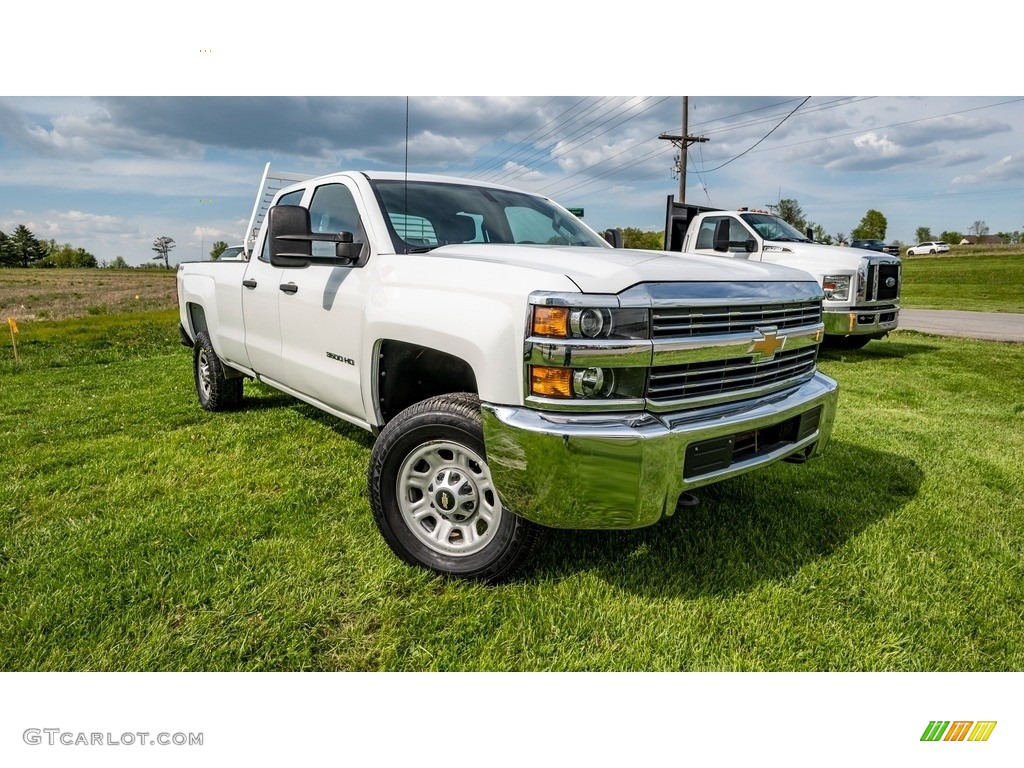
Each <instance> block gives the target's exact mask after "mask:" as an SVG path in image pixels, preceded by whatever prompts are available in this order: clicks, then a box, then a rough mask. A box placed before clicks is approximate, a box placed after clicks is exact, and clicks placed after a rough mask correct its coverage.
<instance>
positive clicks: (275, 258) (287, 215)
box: [267, 205, 365, 269]
mask: <svg viewBox="0 0 1024 768" xmlns="http://www.w3.org/2000/svg"><path fill="white" fill-rule="evenodd" d="M267 227H268V231H267V237H269V238H270V263H271V264H273V265H274V266H275V267H285V268H292V269H295V268H302V267H308V266H309V265H310V264H326V265H329V266H337V267H341V266H345V267H348V266H354V267H361V266H363V264H364V263H365V260H362V259H361V256H362V255H363V252H364V249H365V243H356V242H353V240H354V237H353V235H352V233H351V232H338V233H337V234H321V233H318V232H311V231H310V226H309V210H308V209H306V208H303V207H302V206H301V205H275V206H274V207H273V208H271V209H270V211H269V212H268V214H267ZM313 243H334V255H333V256H314V255H313Z"/></svg>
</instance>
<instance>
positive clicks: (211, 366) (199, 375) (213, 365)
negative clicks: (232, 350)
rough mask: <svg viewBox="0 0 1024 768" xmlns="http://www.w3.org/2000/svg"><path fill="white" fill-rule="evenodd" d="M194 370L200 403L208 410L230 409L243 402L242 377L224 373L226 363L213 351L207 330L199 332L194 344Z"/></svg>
mask: <svg viewBox="0 0 1024 768" xmlns="http://www.w3.org/2000/svg"><path fill="white" fill-rule="evenodd" d="M192 372H193V374H194V378H195V382H196V394H197V395H198V396H199V404H200V405H201V406H203V408H205V409H206V410H208V411H229V410H231V409H233V408H237V407H238V406H239V404H240V403H241V402H242V379H241V378H231V379H229V378H227V377H226V376H225V375H224V363H222V362H221V361H220V358H219V357H217V353H216V352H214V351H213V343H212V342H211V341H210V335H209V334H208V333H207V332H206V331H200V332H199V333H197V334H196V340H195V344H193V345H192Z"/></svg>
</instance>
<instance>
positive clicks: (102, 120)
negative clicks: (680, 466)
mask: <svg viewBox="0 0 1024 768" xmlns="http://www.w3.org/2000/svg"><path fill="white" fill-rule="evenodd" d="M794 4H795V6H796V8H795V9H793V10H792V11H791V12H790V13H788V14H787V13H782V12H781V11H782V10H783V9H784V7H785V4H784V3H783V4H779V5H776V6H773V9H775V12H773V13H772V14H765V13H764V7H763V5H762V4H760V3H755V2H749V3H748V2H747V0H734V1H733V2H732V3H730V5H729V17H728V22H729V23H728V24H727V25H726V24H725V23H724V21H725V20H724V17H722V16H721V14H720V13H719V12H712V11H707V12H706V14H708V15H709V18H704V19H701V18H696V19H695V17H694V16H693V15H692V14H691V15H690V16H688V17H686V18H683V17H682V16H680V17H679V18H675V17H674V16H673V15H672V14H666V13H665V11H666V6H664V5H663V4H655V3H651V2H648V0H633V2H631V4H630V11H631V12H630V14H628V15H623V14H621V13H620V14H617V15H615V16H614V17H609V16H602V15H601V14H593V13H590V14H584V13H581V12H580V7H579V6H577V5H573V4H563V5H559V4H551V3H550V2H548V1H547V0H543V1H542V0H519V2H518V3H517V5H516V6H515V7H516V13H515V14H510V13H505V14H501V18H500V19H498V18H490V20H488V18H486V17H487V14H483V15H481V14H482V11H481V8H482V6H479V4H476V3H471V2H468V0H466V1H465V2H463V0H438V2H435V3H433V4H431V5H430V6H425V5H416V6H409V7H408V8H407V9H406V10H404V11H403V12H402V13H401V14H399V15H398V16H397V17H396V16H395V14H394V13H393V12H392V10H393V9H392V10H388V8H384V7H383V6H381V7H378V6H370V5H366V4H361V5H360V4H357V5H351V4H349V5H344V6H342V5H332V6H329V7H327V6H318V8H319V9H320V10H318V12H317V14H316V15H315V18H314V19H313V20H314V21H315V24H311V23H310V18H311V17H309V16H308V14H298V13H292V14H289V13H285V12H284V11H282V10H280V9H279V11H280V12H278V13H276V15H275V16H274V17H273V18H274V25H273V29H270V28H269V27H268V26H267V24H266V19H267V18H269V17H267V16H265V15H264V14H263V12H258V9H256V10H253V9H250V11H252V12H249V13H241V12H239V9H240V8H242V6H240V5H238V4H232V3H223V4H210V3H208V2H204V3H199V2H196V0H181V3H179V4H177V5H176V6H175V11H174V12H173V13H171V12H167V13H164V14H163V15H161V16H160V18H159V22H160V27H159V34H155V33H154V27H153V23H152V22H153V18H150V17H146V19H142V18H141V17H140V18H139V19H134V17H130V16H126V15H125V14H124V6H123V4H121V3H115V2H111V0H97V3H95V4H92V5H90V6H88V7H87V8H85V7H82V6H80V5H75V4H70V3H62V2H58V3H57V5H59V6H61V7H62V8H63V10H62V11H61V12H60V13H54V12H53V9H52V7H51V5H50V4H46V5H38V6H32V5H28V6H18V7H17V8H16V10H14V11H13V13H14V15H15V18H13V19H11V23H12V25H20V27H24V28H30V27H31V28H39V27H42V26H45V28H46V32H47V34H46V48H45V50H46V51H47V55H46V56H41V55H40V50H41V49H40V47H39V46H40V42H39V39H38V38H37V37H36V36H34V35H9V36H7V37H5V42H4V45H3V46H0V71H3V72H5V73H6V75H7V77H6V79H5V81H4V82H3V83H2V84H0V230H3V231H5V232H10V231H11V230H12V229H13V228H14V227H15V226H17V225H18V224H25V225H26V226H28V227H29V228H30V229H32V231H33V232H35V233H36V235H37V236H38V237H40V238H44V239H51V238H52V239H54V240H57V241H58V242H70V243H72V244H73V245H75V246H81V247H84V248H86V249H87V250H89V251H91V252H92V253H94V254H96V256H97V257H98V258H100V259H103V260H110V259H113V258H114V257H116V256H123V257H124V258H125V259H126V260H127V261H128V262H129V263H132V264H141V263H143V262H147V261H151V259H152V256H153V252H152V251H151V250H150V249H151V246H152V242H153V240H154V239H155V238H156V237H159V236H169V237H172V238H174V240H175V241H176V243H177V248H176V249H175V251H173V252H172V260H194V259H199V258H203V257H205V256H206V254H207V253H208V251H209V248H210V244H211V243H212V242H213V241H215V240H218V239H220V240H225V241H227V242H229V243H235V242H238V241H240V240H241V238H242V235H243V230H244V228H245V222H246V221H247V219H248V216H249V213H250V211H251V208H252V203H253V199H254V196H255V194H256V191H257V190H256V187H257V184H258V181H259V178H260V174H261V172H262V169H263V166H264V164H265V163H267V162H271V163H272V164H273V166H274V167H276V168H279V169H282V170H289V171H296V172H304V173H311V174H316V173H326V172H329V171H333V170H337V169H363V168H365V169H391V170H400V169H402V168H404V167H405V162H406V156H408V167H409V170H410V171H423V172H436V173H444V174H450V175H460V176H468V177H470V178H475V179H482V180H490V181H495V182H500V183H503V184H507V185H511V186H516V187H521V188H524V189H528V190H533V191H537V192H541V193H543V194H546V195H549V196H551V197H553V198H555V199H556V200H558V201H559V202H561V203H562V204H564V205H566V206H569V207H581V208H584V210H585V216H584V218H585V220H586V221H587V222H588V223H589V224H590V225H591V226H593V227H594V228H595V229H597V230H602V229H604V228H607V227H613V226H618V227H627V226H629V227H639V228H641V229H645V230H658V231H660V230H661V229H662V227H663V221H664V207H665V199H666V196H667V195H669V194H673V193H676V192H677V190H678V181H677V180H676V178H675V176H674V175H673V170H672V169H673V165H674V154H675V151H676V150H675V149H674V148H673V147H672V146H671V144H670V143H669V142H666V141H662V140H659V139H658V138H657V137H658V135H659V134H661V133H678V132H680V130H681V123H682V117H681V102H682V99H681V96H679V95H676V94H679V93H682V92H689V93H691V94H693V93H697V94H705V95H697V96H691V97H690V102H689V104H690V110H689V120H690V124H689V129H690V133H691V134H697V135H701V136H704V137H707V139H708V141H707V142H706V143H702V144H699V145H695V146H694V147H693V148H692V149H691V152H690V157H689V164H688V168H689V170H688V174H687V201H688V202H693V203H699V204H704V205H710V206H714V207H721V208H728V207H736V206H741V205H750V206H764V205H766V204H770V203H774V202H776V201H777V200H778V199H779V198H780V197H782V198H795V199H796V200H797V201H798V202H799V203H800V205H801V206H802V208H803V210H804V213H805V214H806V216H807V217H808V218H809V219H810V220H811V221H813V222H815V223H818V224H821V225H822V226H823V227H824V228H825V230H826V231H827V232H828V233H830V234H832V235H835V234H837V233H840V232H842V233H849V232H850V230H851V229H852V228H853V227H854V226H856V225H857V224H858V223H859V221H860V219H861V218H862V217H863V215H864V214H865V212H866V211H867V210H868V209H870V208H875V209H878V210H880V211H881V212H882V213H883V214H884V215H885V216H886V218H887V220H888V223H889V227H888V232H887V238H888V239H889V240H901V241H903V242H910V241H911V240H913V239H914V236H915V230H916V228H917V227H920V226H928V227H931V228H932V230H933V232H934V233H935V234H936V235H937V234H938V233H939V232H941V231H943V230H955V231H966V230H967V229H968V228H969V227H970V226H971V224H972V223H973V222H974V221H977V220H983V221H985V222H986V223H987V224H988V226H989V228H990V230H991V231H992V232H998V231H1012V230H1019V229H1024V206H1022V205H1020V203H1019V201H1020V200H1021V199H1024V195H1022V192H1024V136H1022V131H1024V99H1022V98H1021V97H1018V96H1014V95H1013V92H1014V90H1016V85H1015V84H1014V80H1015V78H1014V75H1013V73H1014V72H1016V71H1017V69H1018V65H1017V62H1016V61H1015V60H1014V55H1013V47H1012V46H998V45H972V46H970V47H969V50H968V49H965V48H964V47H963V46H956V45H953V44H952V41H953V38H950V37H949V29H950V27H949V25H950V23H952V21H951V20H950V19H947V18H943V17H942V15H941V14H940V13H938V12H936V13H930V14H928V15H924V16H923V15H922V14H920V13H917V12H915V11H913V10H912V9H910V10H907V11H906V12H904V11H901V10H899V9H897V8H894V7H892V6H891V4H886V3H882V2H880V0H864V4H862V5H861V6H859V7H860V9H861V10H862V11H863V13H861V14H859V15H857V16H855V17H849V18H844V20H843V23H842V25H841V29H840V28H837V27H835V25H834V24H831V23H826V20H824V19H823V18H822V17H820V16H819V15H818V14H817V13H816V12H815V9H816V8H818V6H817V5H815V4H813V3H802V2H799V0H794ZM988 5H991V6H992V9H996V7H997V6H996V5H995V4H994V0H992V2H990V0H977V5H976V6H973V7H974V8H975V9H976V10H977V11H978V12H979V13H981V12H983V11H985V9H986V8H987V6H988ZM234 6H237V7H234ZM389 7H390V6H389ZM245 8H249V6H245ZM105 13H106V14H107V16H109V18H111V19H114V18H116V19H118V24H117V25H113V24H99V25H98V24H96V23H95V20H96V19H97V18H107V16H104V14H105ZM655 18H657V19H660V20H661V21H659V22H658V23H654V22H652V21H651V20H652V19H655ZM883 18H884V22H885V23H884V29H885V32H886V34H885V35H884V36H879V34H878V30H879V24H880V21H879V20H880V19H883ZM716 20H717V21H718V22H721V23H711V22H715V21H716ZM396 21H398V22H400V23H396ZM695 22H698V23H695ZM495 24H497V26H495ZM133 25H134V26H135V27H136V31H137V32H140V33H141V32H146V33H147V34H145V35H143V34H135V35H133V34H130V32H131V30H132V26H133ZM901 26H902V28H903V29H902V30H901ZM12 28H13V26H12ZM84 30H88V32H87V33H85V32H84ZM701 30H705V31H701ZM707 30H710V31H707ZM385 32H386V34H384V33H385ZM484 32H486V34H484ZM271 35H272V37H271ZM908 39H914V40H917V39H920V40H923V41H927V40H933V41H934V43H935V44H934V46H931V47H929V46H930V45H931V44H929V46H926V47H925V48H923V49H922V48H920V47H918V46H915V45H908V44H906V43H905V42H904V41H906V40H908ZM268 40H270V41H272V43H273V44H269V45H268V44H267V41H268ZM883 43H884V45H883ZM922 44H923V43H922ZM54 52H59V53H54ZM255 54H259V55H255ZM275 57H283V60H284V61H287V62H288V64H287V66H276V65H274V62H275ZM785 91H790V92H797V93H800V92H802V93H803V94H807V93H811V94H828V93H834V92H839V93H840V95H812V96H810V97H808V96H806V95H795V96H785V95H781V96H776V95H771V94H772V93H773V92H785ZM637 92H639V93H648V94H650V93H653V94H661V95H653V96H650V95H640V96H629V95H618V96H612V95H605V94H630V93H637ZM843 92H846V93H853V94H859V95H852V96H851V95H846V96H844V95H841V94H842V93H843ZM978 92H982V93H988V94H993V95H987V96H957V95H934V94H949V93H952V94H956V93H964V94H967V93H978ZM97 93H98V94H110V95H105V96H94V95H91V94H97ZM337 93H341V94H346V95H343V96H333V95H328V94H337ZM438 93H440V94H446V95H443V96H434V95H431V94H438ZM459 93H470V94H488V93H491V94H495V93H497V94H503V95H499V96H483V95H476V96H472V97H466V96H458V95H457V94H459ZM878 93H883V94H887V95H882V96H878V95H874V96H873V95H872V94H878ZM1002 93H1009V94H1010V95H1000V94H1002ZM230 94H241V95H237V96H233V95H230ZM265 94H321V95H317V96H301V95H295V96H290V95H273V96H268V95H265ZM384 94H386V95H384ZM407 94H412V95H411V96H409V97H408V144H406V124H407V121H406V117H407V115H406V105H407V100H406V99H407V96H406V95H407ZM508 94H541V95H536V96H530V95H508ZM571 94H589V95H571ZM666 94H668V95H666ZM716 94H740V95H716ZM749 94H755V95H749ZM914 94H931V95H926V96H920V95H914Z"/></svg>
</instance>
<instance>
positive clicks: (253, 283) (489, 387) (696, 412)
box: [177, 172, 837, 581]
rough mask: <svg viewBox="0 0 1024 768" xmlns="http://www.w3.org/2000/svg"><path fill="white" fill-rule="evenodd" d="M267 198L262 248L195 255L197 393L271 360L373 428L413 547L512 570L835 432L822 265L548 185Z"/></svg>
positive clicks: (418, 180) (190, 331)
mask: <svg viewBox="0 0 1024 768" xmlns="http://www.w3.org/2000/svg"><path fill="white" fill-rule="evenodd" d="M261 195H262V196H264V197H263V203H262V204H261V202H260V200H261V198H259V197H258V198H257V208H258V209H259V208H260V206H261V205H262V206H263V210H266V214H267V215H266V217H265V219H266V220H265V221H261V219H262V216H255V215H254V221H255V222H256V224H255V225H254V227H253V229H254V233H253V235H252V237H251V238H250V239H249V240H248V243H249V246H250V250H249V258H248V260H246V261H228V262H220V263H218V262H198V263H187V264H182V265H180V266H179V268H178V274H177V283H178V285H177V288H178V299H179V307H180V320H181V328H180V330H181V336H182V342H183V343H184V344H185V345H187V346H189V347H192V349H193V355H192V359H193V370H194V376H195V385H196V391H197V393H198V397H199V402H200V403H201V404H202V406H203V407H204V408H206V409H208V410H221V409H228V408H233V407H236V406H238V405H239V403H240V400H241V397H242V383H243V380H244V379H246V378H249V379H256V380H258V381H261V382H264V383H266V384H268V385H270V386H271V387H274V388H276V389H279V390H281V391H283V392H286V393H289V394H290V395H293V396H294V397H296V398H299V399H300V400H303V401H305V402H307V403H310V404H312V405H314V406H316V407H317V408H320V409H322V410H323V411H326V412H328V413H330V414H333V415H334V416H336V417H338V418H340V419H344V420H345V421H348V422H351V423H353V424H356V425H358V426H360V427H363V428H365V429H367V430H371V431H372V432H373V433H375V434H376V442H375V445H374V447H373V450H372V454H371V458H370V466H369V471H368V502H369V507H370V509H371V511H372V513H373V516H374V518H375V520H376V522H377V525H378V527H379V528H380V531H381V533H382V535H383V537H384V539H385V540H386V542H387V543H388V545H389V546H390V547H391V548H392V549H393V551H394V552H395V553H396V554H397V555H398V556H399V557H401V558H403V559H404V560H405V561H406V562H409V563H412V564H415V565H419V566H425V567H427V568H430V569H433V570H435V571H438V572H440V573H444V574H448V575H452V576H458V577H463V578H473V579H479V580H484V581H497V580H500V579H503V578H505V577H507V576H509V575H510V574H511V573H513V572H514V570H515V569H516V568H517V567H518V566H520V565H521V564H522V562H523V561H524V560H525V559H526V558H527V557H528V555H529V554H530V552H531V550H532V549H533V547H534V545H535V543H536V542H537V540H538V535H539V533H540V532H541V531H542V530H543V528H545V527H556V528H569V529H588V528H604V529H626V528H637V527H640V526H646V525H650V524H653V523H655V522H656V521H658V520H660V519H661V518H663V517H666V516H668V515H671V514H673V512H674V511H675V510H676V507H677V502H678V501H679V499H680V497H681V496H682V495H683V494H684V493H687V492H689V491H690V490H692V489H694V488H697V487H700V486H703V485H706V484H708V483H713V482H716V481H719V480H722V479H725V478H729V477H733V476H736V475H739V474H741V473H745V472H748V471H750V470H754V469H756V468H759V467H764V466H765V465H768V464H771V463H773V462H775V461H778V460H783V459H785V460H789V461H794V462H802V461H804V460H806V459H807V458H810V457H811V456H814V455H815V454H816V453H818V452H819V451H821V450H822V448H823V447H824V446H825V444H826V443H827V442H828V439H829V435H830V433H831V431H832V423H833V417H834V413H835V408H836V401H837V387H836V383H835V382H834V381H833V380H832V379H830V378H828V377H827V376H825V375H823V374H822V373H820V372H818V370H817V368H816V358H817V352H818V345H819V342H820V341H821V339H822V335H823V331H824V325H823V321H822V314H821V307H822V291H821V287H820V286H819V285H818V284H817V282H815V281H814V280H813V279H812V278H811V277H810V276H809V275H808V274H806V273H805V272H801V271H797V270H794V269H790V268H786V267H780V266H774V265H769V264H759V263H753V262H749V263H748V262H744V261H731V260H730V261H727V260H724V259H720V258H712V257H707V256H692V255H683V254H670V253H663V252H661V251H631V250H620V249H615V248H612V247H611V246H610V245H609V244H608V243H607V242H605V240H604V239H602V237H601V236H599V235H597V234H596V233H595V232H593V231H592V230H590V229H588V228H587V227H586V226H585V225H584V224H583V223H582V222H581V221H580V220H578V219H577V218H576V217H574V216H573V215H572V214H570V213H569V212H568V211H567V210H566V209H564V208H562V207H560V206H558V205H557V204H555V203H554V202H552V201H551V200H548V199H547V198H544V197H540V196H537V195H533V194H527V193H524V192H520V191H516V190H513V189H509V188H506V187H499V186H494V185H486V184H481V183H478V182H474V181H468V180H459V179H453V178H448V177H441V176H426V175H414V174H408V175H404V174H401V173H380V172H368V173H363V172H344V173H335V174H331V175H328V176H322V177H318V178H314V179H307V180H304V181H298V182H296V183H293V184H291V185H290V186H284V187H282V188H280V189H279V190H277V191H276V192H274V193H273V194H272V195H264V193H263V192H261ZM268 200H269V202H268Z"/></svg>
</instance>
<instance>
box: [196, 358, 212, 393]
mask: <svg viewBox="0 0 1024 768" xmlns="http://www.w3.org/2000/svg"><path fill="white" fill-rule="evenodd" d="M196 367H197V369H198V370H197V372H198V374H199V388H200V389H201V390H202V394H203V400H209V399H210V394H211V393H212V391H213V372H212V371H211V370H210V358H208V357H207V356H206V350H205V349H200V350H199V355H198V357H197V358H196Z"/></svg>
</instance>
